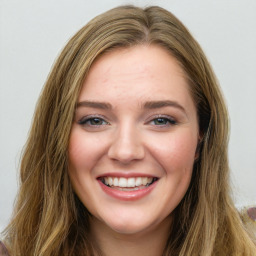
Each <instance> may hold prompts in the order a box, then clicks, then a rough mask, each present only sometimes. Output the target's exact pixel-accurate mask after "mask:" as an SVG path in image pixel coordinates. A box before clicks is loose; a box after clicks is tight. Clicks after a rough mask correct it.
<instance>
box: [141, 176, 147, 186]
mask: <svg viewBox="0 0 256 256" xmlns="http://www.w3.org/2000/svg"><path fill="white" fill-rule="evenodd" d="M147 183H148V178H147V177H143V178H142V184H143V185H144V186H145V185H147Z"/></svg>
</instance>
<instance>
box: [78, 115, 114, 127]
mask: <svg viewBox="0 0 256 256" xmlns="http://www.w3.org/2000/svg"><path fill="white" fill-rule="evenodd" d="M96 120H97V121H96ZM94 121H96V122H101V123H100V124H92V122H94ZM78 124H80V125H83V126H90V127H100V126H103V125H109V123H108V122H107V121H105V120H104V118H102V117H100V116H85V117H83V118H82V119H80V120H79V121H78Z"/></svg>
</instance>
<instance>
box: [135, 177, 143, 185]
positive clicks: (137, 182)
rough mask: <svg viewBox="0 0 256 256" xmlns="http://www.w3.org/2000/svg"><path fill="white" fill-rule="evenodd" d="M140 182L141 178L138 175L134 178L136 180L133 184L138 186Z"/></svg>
mask: <svg viewBox="0 0 256 256" xmlns="http://www.w3.org/2000/svg"><path fill="white" fill-rule="evenodd" d="M141 184H142V178H141V177H138V178H136V181H135V186H137V187H138V186H140V185H141Z"/></svg>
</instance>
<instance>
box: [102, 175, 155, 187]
mask: <svg viewBox="0 0 256 256" xmlns="http://www.w3.org/2000/svg"><path fill="white" fill-rule="evenodd" d="M103 181H104V184H105V185H108V186H115V187H121V188H135V187H139V186H146V185H148V184H151V183H152V181H153V178H152V177H132V178H128V179H127V178H124V177H120V178H118V177H104V179H103Z"/></svg>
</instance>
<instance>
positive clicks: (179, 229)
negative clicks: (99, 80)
mask: <svg viewBox="0 0 256 256" xmlns="http://www.w3.org/2000/svg"><path fill="white" fill-rule="evenodd" d="M143 44H146V45H157V46H159V47H162V48H164V49H166V50H167V51H168V52H169V53H170V54H171V55H172V56H174V57H175V58H176V60H177V61H178V63H179V64H180V65H181V67H182V68H183V70H184V72H185V74H186V76H187V79H188V83H189V85H190V91H191V95H192V97H193V99H194V102H195V105H196V107H197V113H198V119H199V127H200V134H201V138H202V139H201V142H200V144H199V147H198V152H199V153H200V156H199V158H198V159H197V161H196V162H195V164H194V170H193V175H192V180H191V184H190V187H189V189H188V191H187V193H186V195H185V197H184V198H183V199H182V201H181V202H180V204H179V205H178V207H177V208H176V209H175V210H174V212H173V215H174V221H173V225H172V228H171V230H170V236H169V238H168V242H167V244H166V247H165V250H164V255H180V256H187V255H197V256H198V255H203V256H213V255H218V256H219V255H247V256H248V255H253V254H255V245H254V242H253V240H252V239H251V238H250V236H249V235H248V233H247V232H246V230H245V228H244V226H243V224H242V222H241V220H240V217H239V214H238V213H237V211H236V209H235V207H234V204H233V202H232V200H231V198H230V187H229V167H228V157H227V144H228V132H229V126H228V113H227V110H226V107H225V103H224V100H223V97H222V93H221V91H220V88H219V86H218V82H217V79H216V77H215V75H214V73H213V71H212V68H211V66H210V64H209V63H208V61H207V59H206V57H205V55H204V53H203V51H202V49H201V47H200V46H199V44H198V43H197V42H196V41H195V39H194V38H193V37H192V36H191V34H190V33H189V31H188V30H187V29H186V27H185V26H184V25H183V24H182V23H181V22H180V21H179V20H178V19H177V18H176V17H175V16H174V15H173V14H171V13H170V12H168V11H167V10H165V9H162V8H160V7H157V6H152V7H147V8H144V9H143V8H138V7H134V6H121V7H117V8H114V9H112V10H110V11H107V12H105V13H103V14H101V15H99V16H97V17H96V18H94V19H93V20H91V21H90V22H89V23H88V24H87V25H86V26H84V27H83V28H82V29H81V30H80V31H78V32H77V33H76V34H75V35H74V36H73V37H72V38H71V39H70V41H69V42H68V43H67V45H66V46H65V48H64V49H63V51H62V52H61V54H60V56H59V57H58V59H57V61H56V62H55V65H54V66H53V68H52V71H51V73H50V75H49V77H48V79H47V81H46V84H45V86H44V88H43V91H42V93H41V95H40V98H39V101H38V103H37V107H36V111H35V114H34V119H33V123H32V127H31V130H30V134H29V137H28V140H27V143H26V145H25V148H24V152H23V157H22V161H21V167H20V189H19V192H18V196H17V200H16V206H15V210H14V215H13V218H12V221H11V222H10V224H9V226H8V227H7V229H6V230H5V233H4V234H5V242H6V244H7V246H8V248H9V250H10V253H11V255H15V256H18V255H20V256H24V255H28V256H29V255H37V256H51V255H70V256H72V255H76V256H78V255H98V252H97V251H98V250H97V248H95V246H94V244H93V241H91V240H90V235H89V234H90V227H89V221H88V220H89V218H90V214H89V213H88V211H87V210H86V208H85V206H84V205H83V204H82V203H81V202H80V200H79V199H78V198H77V197H76V195H75V193H74V192H73V190H72V187H71V183H70V180H69V176H68V170H67V169H68V153H67V150H68V144H69V136H70V131H71V126H72V120H73V116H74V111H75V107H76V102H77V98H78V95H79V92H80V90H81V86H82V84H83V82H84V80H85V78H86V76H87V74H88V72H89V70H90V67H91V65H92V63H93V62H94V61H95V60H96V59H97V58H99V57H100V56H101V55H103V54H104V53H106V52H108V51H114V50H115V49H118V48H127V47H133V46H136V45H143Z"/></svg>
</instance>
